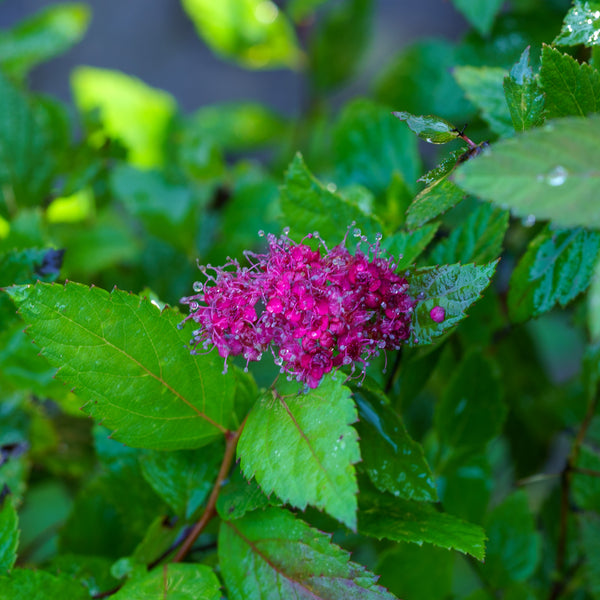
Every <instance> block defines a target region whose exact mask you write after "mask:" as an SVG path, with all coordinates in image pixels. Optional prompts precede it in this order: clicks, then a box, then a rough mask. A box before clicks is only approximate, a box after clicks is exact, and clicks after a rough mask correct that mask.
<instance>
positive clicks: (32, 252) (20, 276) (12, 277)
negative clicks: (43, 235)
mask: <svg viewBox="0 0 600 600" xmlns="http://www.w3.org/2000/svg"><path fill="white" fill-rule="evenodd" d="M57 261H58V262H57ZM61 263H62V252H61V253H60V256H57V251H56V250H37V249H34V248H29V249H27V250H21V251H17V250H13V251H11V252H7V253H6V254H3V255H0V286H8V285H12V284H13V283H34V282H35V281H37V280H38V279H40V280H42V281H54V280H55V279H56V278H57V276H58V272H59V270H60V265H61Z"/></svg>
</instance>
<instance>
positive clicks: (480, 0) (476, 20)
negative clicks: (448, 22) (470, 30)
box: [452, 0, 503, 36]
mask: <svg viewBox="0 0 600 600" xmlns="http://www.w3.org/2000/svg"><path fill="white" fill-rule="evenodd" d="M452 3H453V4H454V6H455V7H456V8H457V9H458V10H459V11H460V12H461V13H462V14H463V15H464V16H465V17H466V19H467V21H469V23H471V25H472V26H473V27H475V29H477V31H479V33H480V34H481V35H484V36H485V35H487V34H488V33H489V32H490V29H491V28H492V25H493V24H494V19H495V17H496V15H497V14H498V11H499V10H500V9H501V8H502V4H503V0H452Z"/></svg>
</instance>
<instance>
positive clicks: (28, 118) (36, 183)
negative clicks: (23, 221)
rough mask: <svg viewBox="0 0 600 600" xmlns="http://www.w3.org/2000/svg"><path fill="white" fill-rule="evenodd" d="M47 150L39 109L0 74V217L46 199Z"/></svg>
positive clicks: (50, 164) (50, 167)
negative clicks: (0, 214) (7, 210)
mask: <svg viewBox="0 0 600 600" xmlns="http://www.w3.org/2000/svg"><path fill="white" fill-rule="evenodd" d="M51 149H52V134H51V132H50V131H49V130H48V127H47V126H46V125H45V124H44V118H43V113H42V111H41V109H40V108H39V106H34V105H32V104H31V102H30V101H29V99H28V98H27V97H26V96H25V95H24V94H23V93H22V92H21V91H20V90H18V89H17V88H16V87H14V86H13V84H12V83H11V82H10V81H9V80H8V79H7V77H6V76H5V75H3V74H2V72H0V213H2V212H4V210H3V209H9V210H10V212H12V213H14V211H15V208H16V207H18V206H35V205H37V204H39V203H40V202H41V200H42V199H43V198H44V197H45V196H46V194H47V193H48V191H49V188H50V183H51V179H52V176H53V173H54V170H55V158H54V154H53V153H52V151H51ZM15 205H16V206H15Z"/></svg>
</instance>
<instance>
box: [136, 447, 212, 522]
mask: <svg viewBox="0 0 600 600" xmlns="http://www.w3.org/2000/svg"><path fill="white" fill-rule="evenodd" d="M221 458H222V452H219V447H218V446H217V447H215V446H214V445H213V446H210V447H208V448H203V449H201V450H179V451H175V452H149V453H147V454H143V455H142V456H140V465H141V467H142V473H143V475H144V478H145V479H146V481H147V482H148V483H149V484H150V485H151V486H152V488H153V489H154V491H155V492H156V493H157V494H158V495H159V496H160V497H161V498H162V499H163V500H165V501H166V502H167V503H168V504H169V506H170V507H171V508H172V509H173V510H174V511H175V514H176V515H177V516H179V517H183V518H185V519H192V518H193V517H194V515H195V514H196V512H197V511H198V509H199V508H200V506H202V504H203V503H204V501H205V500H206V498H207V497H208V494H209V493H210V490H211V489H212V486H213V484H214V481H215V479H216V478H217V473H218V471H219V464H220V463H221Z"/></svg>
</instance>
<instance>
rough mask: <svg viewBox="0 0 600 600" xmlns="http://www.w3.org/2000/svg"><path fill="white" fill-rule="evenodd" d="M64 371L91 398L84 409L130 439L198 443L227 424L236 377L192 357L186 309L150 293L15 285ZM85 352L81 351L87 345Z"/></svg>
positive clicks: (142, 443) (158, 444)
mask: <svg viewBox="0 0 600 600" xmlns="http://www.w3.org/2000/svg"><path fill="white" fill-rule="evenodd" d="M8 293H9V295H10V296H11V298H12V299H13V301H14V302H15V304H16V305H17V307H18V308H19V311H20V313H21V315H22V316H23V318H24V320H25V321H26V322H27V323H29V324H30V325H31V328H30V332H31V334H32V336H33V337H34V339H35V342H36V344H37V345H38V346H40V347H41V348H42V349H43V353H44V355H45V356H46V357H47V358H48V360H49V361H50V363H51V364H52V365H54V366H56V367H59V371H58V375H57V376H58V377H59V378H60V379H61V380H63V381H65V382H68V383H69V384H71V385H73V386H74V387H75V389H76V391H77V393H78V395H80V396H81V397H82V398H84V399H85V400H87V401H88V404H86V405H85V407H84V410H85V412H86V413H87V414H89V415H91V416H93V417H96V418H100V419H102V420H103V422H104V424H105V425H106V426H107V427H109V428H111V429H113V430H115V431H114V437H115V439H117V440H119V441H122V442H124V443H126V444H128V445H130V446H135V447H144V448H156V449H162V450H167V449H168V450H174V449H183V448H198V447H200V446H203V445H206V444H207V443H209V442H211V441H212V440H214V439H215V438H218V437H220V436H221V435H222V433H223V432H224V431H225V429H226V426H227V424H228V422H229V420H230V418H231V413H232V402H233V399H232V389H233V379H232V377H226V376H223V375H221V366H220V365H219V364H217V363H218V362H219V359H216V360H215V359H214V358H213V357H209V356H203V357H198V356H192V355H190V353H189V349H188V348H186V347H185V344H186V342H187V341H188V335H189V334H188V333H184V332H182V331H180V330H179V329H178V328H177V325H178V323H179V322H180V321H181V316H180V315H179V314H178V313H176V312H174V311H172V310H165V311H163V312H162V313H160V312H159V310H158V309H157V308H156V307H155V306H153V305H152V304H151V303H150V302H149V301H148V300H146V299H140V298H139V297H137V296H134V295H132V294H127V293H125V292H121V291H119V290H115V291H113V292H112V293H111V294H109V293H108V292H106V291H104V290H102V289H99V288H91V289H90V288H88V287H86V286H83V285H79V284H75V283H68V284H66V285H64V286H59V285H51V284H41V283H40V284H37V285H35V286H15V287H12V288H9V290H8ZM82 346H84V347H86V352H81V351H80V349H81V347H82Z"/></svg>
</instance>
